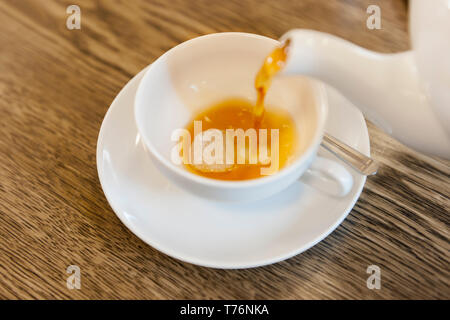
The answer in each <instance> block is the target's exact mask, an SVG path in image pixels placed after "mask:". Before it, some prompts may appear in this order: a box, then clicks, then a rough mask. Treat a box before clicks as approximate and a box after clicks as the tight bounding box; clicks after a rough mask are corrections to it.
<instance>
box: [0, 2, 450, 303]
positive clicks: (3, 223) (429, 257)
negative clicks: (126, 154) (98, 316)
mask: <svg viewBox="0 0 450 320" xmlns="http://www.w3.org/2000/svg"><path fill="white" fill-rule="evenodd" d="M375 2H376V3H377V4H378V5H379V6H380V7H381V12H382V29H381V30H369V29H367V28H366V19H367V17H368V14H367V13H366V8H367V7H368V6H369V5H370V4H372V3H375ZM73 3H75V4H77V5H79V6H80V8H81V30H68V29H67V28H66V18H67V17H68V14H67V13H66V7H67V6H68V5H70V4H73ZM0 21H1V26H2V28H1V31H0V97H1V99H0V115H1V116H0V137H1V138H0V297H1V298H27V299H28V298H31V299H34V298H39V299H41V298H56V299H71V298H81V299H90V298H131V299H135V298H139V299H140V298H145V299H167V298H169V299H172V298H175V299H180V298H188V299H189V298H194V299H197V298H200V299H201V298H205V299H211V298H216V299H222V298H224V299H234V298H238V299H265V298H270V299H322V298H331V299H340V298H345V299H348V298H364V299H373V298H381V299H387V298H400V299H405V298H446V299H449V298H450V286H449V280H450V277H449V233H448V226H449V221H450V220H449V206H450V205H449V190H450V182H449V180H450V179H449V174H450V169H449V164H450V163H449V162H448V161H444V160H440V159H435V158H430V157H427V156H424V155H421V154H418V153H416V152H414V151H412V150H410V149H408V148H406V147H404V146H402V145H401V144H399V143H398V142H396V141H395V140H393V139H392V138H390V137H389V136H387V135H386V134H384V133H382V132H381V131H379V130H378V129H377V128H376V127H374V126H373V125H371V124H370V123H369V131H370V136H371V143H372V145H371V147H372V155H373V156H374V157H375V158H376V159H378V160H379V161H380V162H381V163H382V168H381V169H380V171H379V173H378V175H377V176H375V177H372V178H370V179H368V181H367V184H366V187H365V189H364V191H363V193H362V195H361V198H360V199H359V201H358V202H357V203H356V205H355V207H354V209H353V210H352V211H351V213H350V214H349V216H348V217H347V219H346V220H345V221H344V222H343V223H342V225H340V226H339V227H338V228H337V229H336V231H334V232H333V233H332V234H331V235H330V236H329V237H327V238H326V239H325V240H324V241H322V242H321V243H319V244H318V245H316V246H315V247H313V248H312V249H310V250H308V251H307V252H304V253H303V254H300V255H298V256H296V257H294V258H291V259H289V260H287V261H284V262H281V263H278V264H275V265H271V266H267V267H261V268H256V269H248V270H213V269H208V268H202V267H197V266H194V265H190V264H187V263H183V262H180V261H177V260H175V259H172V258H170V257H168V256H166V255H164V254H162V253H159V252H158V251H156V250H155V249H153V248H151V247H150V246H148V245H146V244H145V243H144V242H142V241H141V240H139V239H138V238H137V237H136V236H134V235H133V234H132V233H131V232H130V231H129V230H128V229H127V228H126V227H125V226H124V225H123V224H122V223H121V222H120V221H119V219H118V218H117V217H116V215H115V214H114V212H113V211H112V209H111V208H110V206H109V205H108V203H107V201H106V199H105V196H104V195H103V192H102V189H101V187H100V184H99V181H98V177H97V169H96V162H95V159H96V156H95V152H96V142H97V136H98V131H99V128H100V125H101V122H102V119H103V117H104V115H105V112H106V111H107V109H108V107H109V105H110V103H111V102H112V100H113V99H114V97H115V96H116V95H117V93H118V92H119V91H120V89H121V88H122V87H123V85H124V84H125V83H126V82H127V81H128V80H129V79H130V78H131V77H133V76H134V75H135V74H136V73H137V72H138V71H139V70H141V69H142V68H144V67H145V66H146V65H148V64H149V63H151V62H152V61H153V60H154V59H156V58H157V57H158V56H159V55H161V54H162V53H163V52H165V51H166V50H168V49H169V48H171V47H173V46H175V45H176V44H178V43H180V42H183V41H185V40H187V39H190V38H193V37H196V36H199V35H203V34H207V33H212V32H221V31H245V32H252V33H258V34H262V35H266V36H269V37H274V38H278V37H279V36H281V35H282V34H283V33H284V32H285V31H287V30H288V29H291V28H310V29H316V30H320V31H325V32H329V33H333V34H336V35H338V36H341V37H343V38H346V39H348V40H351V41H353V42H355V43H357V44H359V45H362V46H364V47H366V48H368V49H373V50H378V51H381V52H397V51H402V50H406V49H408V48H409V38H408V33H407V3H406V2H405V1H400V0H394V1H391V0H386V1H373V0H360V1H357V0H354V1H316V0H304V1H300V0H297V1H292V0H285V1H273V0H226V1H219V0H214V1H213V0H190V1H188V0H173V1H172V0H171V1H166V0H159V1H153V0H152V1H137V0H136V1H134V0H128V1H125V0H122V1H119V0H114V1H112V0H111V1H106V0H104V1H87V0H77V1H66V0H61V1H59V0H45V1H44V0H43V1H35V0H20V1H19V0H16V1H14V0H1V1H0ZM71 264H76V265H78V266H80V268H81V272H82V273H81V276H82V278H81V279H82V287H81V289H80V290H69V289H67V287H66V279H67V277H68V274H67V273H66V268H67V266H69V265H71ZM371 264H376V265H378V266H379V267H380V268H381V271H382V273H381V277H382V278H381V289H380V290H369V289H368V288H367V287H366V279H367V277H368V276H369V275H368V274H367V273H366V268H367V266H368V265H371Z"/></svg>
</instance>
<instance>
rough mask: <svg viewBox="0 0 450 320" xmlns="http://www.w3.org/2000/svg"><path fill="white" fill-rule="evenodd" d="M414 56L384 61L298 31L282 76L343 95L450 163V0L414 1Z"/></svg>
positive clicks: (379, 121) (291, 33)
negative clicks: (311, 80) (309, 79)
mask: <svg viewBox="0 0 450 320" xmlns="http://www.w3.org/2000/svg"><path fill="white" fill-rule="evenodd" d="M410 8H411V9H410V32H411V36H412V47H413V50H412V51H407V52H402V53H396V54H381V53H377V52H373V51H369V50H366V49H364V48H362V47H359V46H357V45H354V44H352V43H350V42H348V41H346V40H343V39H341V38H338V37H335V36H332V35H329V34H326V33H321V32H317V31H311V30H301V29H295V30H291V31H289V32H287V33H286V34H285V35H283V37H282V38H281V40H282V41H284V40H286V39H289V40H290V41H291V42H290V45H289V52H288V58H287V61H286V65H285V67H284V69H283V71H282V74H303V75H308V76H311V77H314V78H317V79H319V80H322V81H323V82H325V83H328V84H330V85H331V86H333V87H335V88H336V89H338V90H339V91H340V92H341V93H342V94H343V95H344V96H346V97H347V98H348V99H349V100H350V101H352V102H353V103H354V104H355V106H357V107H358V108H360V109H361V111H362V112H363V113H364V115H365V116H366V118H368V119H369V120H371V121H372V122H374V123H375V124H376V125H378V126H379V127H381V128H382V129H383V130H384V131H386V132H387V133H388V134H391V135H392V136H393V137H395V138H397V139H398V140H399V141H401V142H403V143H404V144H406V145H408V146H410V147H412V148H414V149H416V150H418V151H422V152H424V153H427V154H431V155H437V156H440V157H443V158H446V159H450V0H433V1H425V0H411V1H410Z"/></svg>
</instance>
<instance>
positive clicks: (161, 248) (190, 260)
mask: <svg viewBox="0 0 450 320" xmlns="http://www.w3.org/2000/svg"><path fill="white" fill-rule="evenodd" d="M147 68H148V66H147V67H145V68H144V69H142V70H141V71H140V72H139V73H137V74H136V75H135V76H134V77H133V78H131V79H130V80H129V81H128V82H127V83H126V84H125V85H124V86H123V87H122V89H121V90H120V92H119V93H118V94H117V95H116V97H115V98H114V100H113V101H112V103H111V105H110V106H109V108H108V110H107V112H106V114H105V116H104V118H103V121H102V124H101V127H100V130H99V136H98V139H97V148H96V162H97V174H98V177H99V181H100V185H101V187H102V190H103V193H104V195H105V198H106V200H107V201H108V204H109V205H110V207H111V209H112V210H113V211H114V213H115V214H116V216H117V217H118V218H119V220H120V221H121V222H122V223H123V224H124V225H125V226H126V227H127V228H128V229H129V230H130V231H131V232H132V233H133V234H134V235H136V236H137V237H138V238H139V239H140V240H142V241H143V242H145V243H146V244H148V245H150V246H151V247H153V248H154V249H156V250H158V251H160V252H162V253H164V254H166V255H168V256H170V257H172V258H175V259H177V260H180V261H183V262H187V263H190V264H194V265H198V266H202V267H208V268H214V269H248V268H256V267H263V266H267V265H271V264H275V263H278V262H281V261H284V260H287V259H290V258H292V257H294V256H296V255H298V254H300V253H303V252H305V251H307V250H309V249H310V248H312V247H313V246H315V245H316V244H317V243H319V242H320V241H322V240H324V239H325V238H326V237H328V236H329V235H330V234H331V233H332V232H333V231H334V230H335V229H336V228H337V227H338V226H339V225H340V224H341V223H342V222H343V221H344V219H345V218H346V217H347V216H348V214H349V213H350V211H351V209H352V208H353V207H354V205H355V203H356V202H357V201H358V199H359V197H360V195H361V193H362V190H363V188H364V185H365V183H366V179H367V177H365V176H362V177H361V180H360V183H359V185H358V186H357V189H356V190H355V192H354V194H353V195H352V200H351V201H349V203H348V205H347V206H346V207H345V210H342V215H341V216H340V218H339V219H338V220H337V221H336V222H335V223H334V224H332V225H331V226H330V227H329V228H328V229H327V230H326V231H325V232H322V233H320V234H319V235H318V236H316V237H314V238H313V239H311V240H310V241H308V242H306V243H305V244H304V245H302V246H301V247H299V248H297V249H295V250H291V251H289V252H287V253H284V254H280V255H277V256H274V257H272V258H266V259H261V260H259V261H254V262H252V263H248V262H247V263H242V264H239V263H233V262H230V263H224V262H219V263H215V262H213V261H211V260H209V261H208V260H205V259H201V258H196V257H194V256H190V255H186V254H183V253H180V252H179V251H177V250H172V249H170V248H169V247H166V246H165V245H162V244H160V243H157V242H156V241H154V240H152V239H151V237H149V236H147V235H146V234H145V232H141V231H140V230H139V229H138V228H136V227H135V226H134V224H132V223H131V222H130V221H129V220H128V219H126V217H125V216H124V214H123V212H122V211H123V210H119V208H118V207H117V206H116V205H115V204H114V202H113V201H112V199H111V195H109V194H108V192H107V191H106V190H108V189H107V188H105V185H104V179H103V178H102V177H103V174H102V172H101V171H102V161H101V152H100V151H101V148H102V146H103V144H104V143H103V140H104V136H105V135H104V130H105V123H106V122H107V121H108V119H109V118H110V116H111V113H112V112H113V111H112V110H113V109H116V108H118V106H117V105H118V103H117V101H118V100H119V98H120V97H121V96H122V95H124V94H125V92H126V91H127V90H129V89H130V86H131V84H132V83H133V82H134V81H139V82H140V81H141V80H142V77H143V75H144V73H145V71H146V70H147ZM138 86H139V83H136V90H137V88H138ZM356 111H358V112H360V111H359V110H358V109H357V110H356ZM363 126H364V129H365V132H366V133H367V139H368V145H367V150H365V151H363V153H364V154H366V155H368V156H370V136H369V134H368V130H367V125H366V123H365V121H363ZM136 132H137V128H136Z"/></svg>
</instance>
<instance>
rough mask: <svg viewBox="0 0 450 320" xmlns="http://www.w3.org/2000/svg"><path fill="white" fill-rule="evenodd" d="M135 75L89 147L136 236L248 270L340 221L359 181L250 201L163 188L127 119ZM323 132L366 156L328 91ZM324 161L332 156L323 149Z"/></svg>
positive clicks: (349, 114)
mask: <svg viewBox="0 0 450 320" xmlns="http://www.w3.org/2000/svg"><path fill="white" fill-rule="evenodd" d="M142 75H143V71H142V72H140V73H139V74H138V75H137V76H135V77H134V78H133V79H132V80H131V81H130V82H129V83H128V84H127V85H126V86H125V87H124V88H123V89H122V91H121V92H120V93H119V95H118V96H117V97H116V99H115V100H114V101H113V103H112V105H111V107H110V108H109V110H108V112H107V113H106V116H105V119H104V120H103V123H102V127H101V129H100V134H99V138H98V144H97V169H98V174H99V178H100V182H101V185H102V188H103V191H104V193H105V195H106V198H107V199H108V201H109V204H110V205H111V207H112V208H113V210H114V212H115V213H116V214H117V216H118V217H119V219H120V220H121V221H122V222H123V223H124V224H125V225H126V226H127V227H128V228H129V229H130V230H131V231H132V232H133V233H134V234H136V235H137V236H138V237H139V238H141V239H142V240H143V241H145V242H146V243H148V244H149V245H151V246H152V247H154V248H156V249H157V250H160V251H162V252H164V253H166V254H168V255H170V256H172V257H174V258H177V259H180V260H183V261H186V262H190V263H193V264H197V265H202V266H207V267H215V268H250V267H256V266H261V265H267V264H271V263H275V262H278V261H281V260H284V259H287V258H290V257H292V256H294V255H296V254H299V253H301V252H303V251H305V250H307V249H309V248H310V247H312V246H313V245H315V244H316V243H318V242H319V241H321V240H322V239H324V238H325V237H326V236H327V235H328V234H330V233H331V232H332V231H333V230H334V229H335V228H336V227H337V226H338V225H339V224H340V223H341V222H342V220H344V218H345V217H346V216H347V214H348V212H349V211H350V210H351V209H352V207H353V205H354V204H355V202H356V200H357V199H358V197H359V195H360V194H361V191H362V189H363V186H364V183H365V181H366V178H365V177H364V176H361V175H359V174H357V173H356V172H354V171H351V172H352V174H353V178H354V186H353V189H352V190H351V191H350V193H349V194H348V195H347V196H346V197H343V198H333V197H330V196H327V195H325V194H322V193H320V192H318V191H316V190H314V189H312V188H310V187H308V186H306V185H303V184H302V183H300V182H298V183H295V184H294V185H292V186H291V187H289V188H288V189H286V190H285V191H283V192H281V193H279V194H277V195H275V196H273V197H271V198H268V199H265V200H263V201H260V202H257V203H246V204H228V203H217V202H212V201H209V200H205V199H202V198H199V197H197V196H194V195H192V194H190V193H189V192H186V191H184V190H182V189H179V188H178V187H176V186H175V185H173V184H171V183H170V182H169V180H167V179H166V178H165V177H164V176H163V175H162V174H161V173H160V172H159V171H158V170H157V169H156V168H155V166H154V165H153V163H152V161H151V160H150V158H149V157H148V156H147V155H146V153H145V151H144V149H143V146H142V144H141V142H140V137H139V135H138V133H137V131H136V126H135V123H134V117H133V102H134V95H135V91H136V89H137V87H138V84H139V81H140V79H141V78H142ZM328 93H329V104H330V110H329V120H328V123H327V129H326V130H327V132H329V133H331V134H332V135H334V136H336V137H337V138H339V139H341V140H343V141H344V142H346V143H347V144H349V145H350V146H352V147H354V148H356V149H358V150H360V151H361V152H363V153H364V154H366V155H370V150H369V149H370V144H369V135H368V132H367V127H366V123H365V121H364V118H363V116H362V114H361V112H360V111H359V110H358V109H356V107H354V106H353V105H351V104H350V103H349V102H348V101H347V100H345V99H344V98H343V97H342V96H340V95H339V94H338V93H337V92H336V91H335V90H332V89H330V88H329V89H328ZM320 153H321V154H322V155H324V156H329V157H332V155H329V154H326V153H325V151H323V150H321V152H320Z"/></svg>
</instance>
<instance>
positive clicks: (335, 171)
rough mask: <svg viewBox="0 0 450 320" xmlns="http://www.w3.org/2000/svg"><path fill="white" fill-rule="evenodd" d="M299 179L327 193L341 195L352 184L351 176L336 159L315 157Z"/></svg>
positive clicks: (346, 191)
mask: <svg viewBox="0 0 450 320" xmlns="http://www.w3.org/2000/svg"><path fill="white" fill-rule="evenodd" d="M300 181H302V182H304V183H306V184H308V185H310V186H311V187H313V188H315V189H318V190H320V191H323V192H325V193H327V194H329V195H332V196H336V197H343V196H345V195H347V193H348V192H349V191H350V190H351V188H352V186H353V177H352V175H351V174H350V172H348V170H347V169H345V168H344V167H343V166H342V165H340V164H339V163H337V162H336V161H333V160H330V159H327V158H323V157H316V159H315V160H314V161H313V162H312V164H311V165H310V166H309V168H308V169H307V170H306V171H305V172H304V173H303V175H302V176H301V177H300Z"/></svg>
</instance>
